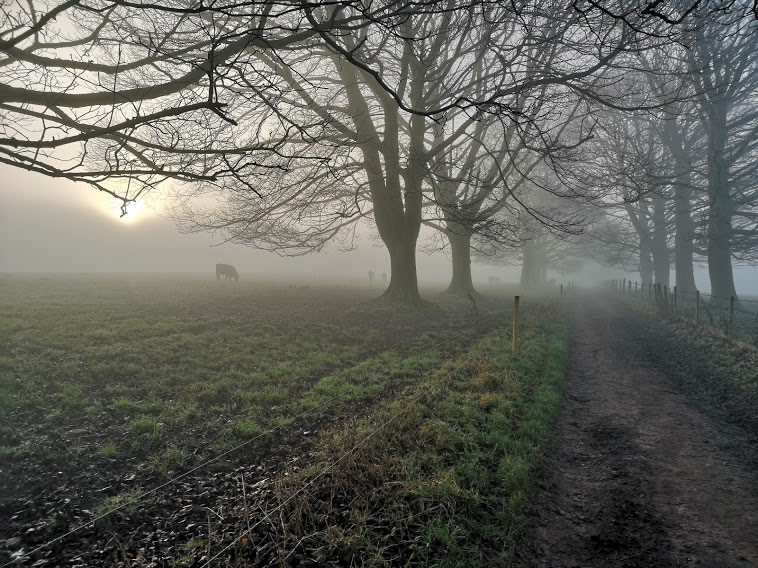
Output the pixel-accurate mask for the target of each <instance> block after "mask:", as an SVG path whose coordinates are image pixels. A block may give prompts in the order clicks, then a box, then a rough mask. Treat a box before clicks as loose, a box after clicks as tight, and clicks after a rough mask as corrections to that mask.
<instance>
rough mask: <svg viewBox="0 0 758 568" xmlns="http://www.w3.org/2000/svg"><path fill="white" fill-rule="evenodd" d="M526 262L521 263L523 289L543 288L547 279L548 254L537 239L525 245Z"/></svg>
mask: <svg viewBox="0 0 758 568" xmlns="http://www.w3.org/2000/svg"><path fill="white" fill-rule="evenodd" d="M523 256H524V259H523V260H524V262H523V264H522V265H521V289H522V290H523V291H526V290H537V289H540V288H543V287H544V286H545V283H546V279H547V255H546V253H545V251H544V249H543V247H542V245H541V244H540V243H539V242H538V240H536V239H532V240H530V241H528V242H527V243H526V244H525V245H524V247H523Z"/></svg>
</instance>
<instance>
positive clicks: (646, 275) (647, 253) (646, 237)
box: [639, 202, 654, 286]
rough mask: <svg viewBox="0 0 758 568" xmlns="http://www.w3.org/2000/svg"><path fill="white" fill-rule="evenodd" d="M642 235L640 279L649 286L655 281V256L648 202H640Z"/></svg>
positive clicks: (640, 228)
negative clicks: (651, 238) (653, 253)
mask: <svg viewBox="0 0 758 568" xmlns="http://www.w3.org/2000/svg"><path fill="white" fill-rule="evenodd" d="M639 220H640V222H639V224H640V227H639V236H640V279H641V280H642V283H643V284H647V285H648V286H649V285H650V284H652V283H653V281H654V280H653V257H652V246H651V242H650V223H649V222H648V212H647V204H646V203H644V202H640V215H639Z"/></svg>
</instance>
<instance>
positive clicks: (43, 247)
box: [0, 166, 758, 296]
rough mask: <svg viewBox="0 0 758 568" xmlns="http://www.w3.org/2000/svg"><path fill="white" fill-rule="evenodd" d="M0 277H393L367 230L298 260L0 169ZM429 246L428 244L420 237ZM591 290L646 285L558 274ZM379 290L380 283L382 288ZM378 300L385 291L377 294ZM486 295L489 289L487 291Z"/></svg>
mask: <svg viewBox="0 0 758 568" xmlns="http://www.w3.org/2000/svg"><path fill="white" fill-rule="evenodd" d="M0 174H2V179H3V182H2V188H3V190H2V191H1V192H0V273H6V274H11V273H29V272H35V273H36V272H41V273H71V272H114V273H125V272H127V273H128V272H133V273H155V274H160V273H177V272H178V273H192V274H193V275H195V276H203V275H205V276H207V277H214V271H213V267H214V265H215V264H216V263H217V262H224V263H230V264H233V265H235V266H236V267H237V268H238V270H239V271H240V273H241V274H242V275H243V276H244V277H245V278H246V279H253V280H258V281H283V282H289V281H293V282H300V283H329V282H331V283H340V282H342V283H368V277H367V274H368V271H369V270H374V271H375V272H377V273H381V272H382V271H385V270H388V269H389V257H388V256H387V253H386V250H385V249H384V248H383V247H381V246H379V245H378V243H377V241H376V238H375V237H374V238H373V239H372V238H371V236H372V234H373V230H372V229H371V228H370V227H368V226H366V227H365V228H364V229H363V230H361V231H360V237H361V238H360V240H359V241H358V242H357V243H356V250H353V251H349V252H346V251H342V250H337V246H333V247H330V250H327V251H324V252H321V253H313V254H310V255H306V256H301V257H280V256H278V255H276V254H274V253H266V252H262V251H257V250H255V249H253V248H249V247H245V246H242V245H234V244H219V243H221V241H222V239H221V238H220V237H212V236H209V235H202V234H199V235H182V234H180V233H179V232H178V231H177V230H176V227H175V226H174V224H173V223H172V222H171V220H170V219H168V218H166V217H165V215H162V214H161V212H162V211H163V208H164V206H165V203H163V202H161V201H160V200H156V199H151V198H148V200H147V201H148V203H147V205H146V206H145V209H143V211H141V212H140V213H138V214H137V215H133V219H130V218H129V217H128V216H127V217H126V218H125V219H121V218H120V217H119V212H118V211H117V210H116V207H115V205H114V202H113V200H112V199H110V198H108V197H107V196H102V195H99V194H98V193H97V192H95V191H94V190H92V189H90V188H88V187H86V186H84V185H78V186H77V185H75V184H71V183H70V182H67V181H56V180H50V179H47V178H45V177H43V176H38V175H33V174H28V173H24V172H20V171H17V170H13V169H9V168H7V167H6V166H0ZM422 240H423V236H422ZM418 265H419V275H420V279H421V282H422V283H426V284H437V285H442V284H444V283H445V282H446V281H449V278H450V260H449V254H445V253H442V252H436V253H432V254H419V256H418ZM472 272H473V275H474V279H475V280H476V281H478V282H480V283H481V284H483V285H485V284H486V283H487V281H488V278H489V277H491V276H496V277H499V278H501V279H502V280H503V281H505V282H518V280H519V278H520V275H521V269H520V266H518V265H516V266H493V265H490V264H477V263H476V262H474V264H473V265H472ZM551 278H555V279H556V280H557V281H559V282H560V281H569V280H572V281H574V282H576V283H577V284H578V285H583V286H594V285H597V284H598V283H599V282H602V281H603V280H606V279H609V278H628V279H631V280H639V275H635V274H632V273H626V272H624V271H620V270H613V269H609V268H605V267H602V266H598V265H596V264H595V263H593V262H592V261H591V260H589V259H588V260H586V261H585V262H583V264H582V265H581V267H580V268H579V270H578V271H577V272H576V273H573V274H557V273H554V272H552V271H551ZM696 282H697V284H698V288H699V289H701V290H703V291H706V290H708V289H709V282H708V275H707V271H706V270H705V269H704V268H703V267H701V268H699V269H698V270H697V271H696ZM735 284H736V287H737V289H738V291H739V292H740V293H741V294H744V295H748V296H758V269H756V268H751V267H736V268H735ZM377 286H378V284H377ZM377 291H378V289H377ZM484 291H485V292H486V285H485V287H484Z"/></svg>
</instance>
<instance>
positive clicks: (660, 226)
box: [652, 195, 671, 286]
mask: <svg viewBox="0 0 758 568" xmlns="http://www.w3.org/2000/svg"><path fill="white" fill-rule="evenodd" d="M652 245H653V246H652V249H653V250H652V253H653V269H654V271H655V281H656V283H658V284H662V285H664V286H668V285H669V273H670V272H671V263H670V260H669V249H668V235H667V234H666V201H665V200H664V199H663V197H661V196H660V195H653V243H652Z"/></svg>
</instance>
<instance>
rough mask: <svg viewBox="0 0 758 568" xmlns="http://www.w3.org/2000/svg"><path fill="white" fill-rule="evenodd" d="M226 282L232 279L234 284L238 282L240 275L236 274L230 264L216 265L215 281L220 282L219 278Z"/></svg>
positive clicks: (235, 270)
mask: <svg viewBox="0 0 758 568" xmlns="http://www.w3.org/2000/svg"><path fill="white" fill-rule="evenodd" d="M222 276H223V277H224V278H225V279H226V280H229V279H230V278H234V280H235V282H239V279H240V275H239V274H237V269H236V268H234V267H233V266H232V265H231V264H217V265H216V280H221V277H222Z"/></svg>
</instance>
